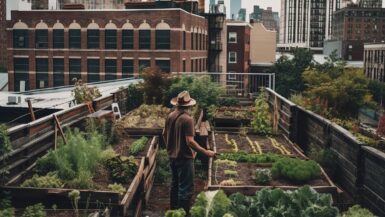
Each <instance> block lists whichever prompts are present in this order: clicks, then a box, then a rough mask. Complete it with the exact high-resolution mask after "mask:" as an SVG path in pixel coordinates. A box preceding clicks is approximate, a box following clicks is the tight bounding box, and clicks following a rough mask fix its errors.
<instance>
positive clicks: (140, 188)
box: [1, 136, 159, 216]
mask: <svg viewBox="0 0 385 217" xmlns="http://www.w3.org/2000/svg"><path fill="white" fill-rule="evenodd" d="M141 139H143V138H142V137H137V136H132V137H127V138H121V139H120V141H119V142H118V143H117V144H116V145H114V146H113V149H114V150H115V152H116V153H117V154H119V155H121V156H128V155H129V147H130V145H132V144H133V143H134V142H136V141H139V140H141ZM144 139H145V140H144V143H145V144H144V148H143V150H141V151H139V152H137V153H136V154H135V155H133V156H135V162H136V164H137V166H138V167H137V171H136V175H135V176H134V177H133V178H132V179H131V180H130V181H128V182H127V183H126V184H124V185H123V187H125V188H126V191H125V192H124V193H123V192H121V193H118V192H114V191H113V190H111V189H109V186H108V185H109V184H113V183H114V182H113V181H112V180H110V178H109V177H110V175H109V174H110V171H107V170H106V169H98V170H97V172H96V173H95V174H94V178H93V180H92V181H93V182H94V187H95V189H79V193H80V199H79V202H78V205H79V208H80V209H99V208H100V206H104V207H110V208H111V209H112V210H111V211H112V213H113V215H114V216H141V210H142V208H143V207H142V205H143V204H145V202H146V201H148V198H149V192H150V191H151V188H152V185H153V180H154V171H155V167H156V163H155V157H156V154H157V151H158V148H159V144H158V141H159V140H158V137H151V138H144ZM34 165H35V164H34ZM33 168H34V167H30V168H28V169H27V171H25V172H24V173H22V174H20V175H19V177H17V179H14V182H12V183H9V184H8V185H7V186H5V187H2V188H1V190H4V191H8V192H10V196H11V198H12V202H13V205H14V207H15V208H23V207H26V206H28V205H31V204H35V203H43V204H44V205H45V207H48V208H49V207H52V206H53V205H56V206H57V208H58V209H71V208H72V204H71V200H70V198H69V196H68V194H69V192H71V191H73V190H74V189H72V188H66V187H65V186H63V187H62V188H35V187H20V184H21V183H23V182H24V181H25V180H27V179H29V178H31V177H32V174H33ZM143 192H144V194H143Z"/></svg>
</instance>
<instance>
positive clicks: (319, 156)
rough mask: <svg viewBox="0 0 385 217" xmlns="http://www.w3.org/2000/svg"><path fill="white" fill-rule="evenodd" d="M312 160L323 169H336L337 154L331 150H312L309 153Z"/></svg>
mask: <svg viewBox="0 0 385 217" xmlns="http://www.w3.org/2000/svg"><path fill="white" fill-rule="evenodd" d="M309 157H310V159H313V160H315V161H316V162H317V163H319V164H320V165H321V166H322V167H325V168H328V169H333V168H335V162H336V158H337V156H336V154H335V153H334V152H333V151H332V150H330V149H319V148H311V149H310V152H309Z"/></svg>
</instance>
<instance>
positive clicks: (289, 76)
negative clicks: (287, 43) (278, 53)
mask: <svg viewBox="0 0 385 217" xmlns="http://www.w3.org/2000/svg"><path fill="white" fill-rule="evenodd" d="M292 54H293V58H291V59H290V58H289V57H287V56H285V55H284V56H282V57H280V58H279V59H278V60H277V62H276V63H275V64H274V65H273V67H272V69H271V70H270V72H271V73H275V75H276V91H277V92H278V93H279V94H281V95H282V96H284V97H289V96H290V93H291V92H292V91H303V90H304V88H305V86H304V82H303V79H302V73H303V72H304V71H305V69H306V68H308V67H309V66H311V65H312V62H313V54H312V52H311V51H310V50H309V49H303V48H296V49H294V50H293V52H292Z"/></svg>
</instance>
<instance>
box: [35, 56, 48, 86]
mask: <svg viewBox="0 0 385 217" xmlns="http://www.w3.org/2000/svg"><path fill="white" fill-rule="evenodd" d="M46 87H48V59H46V58H44V59H42V58H39V59H36V88H37V89H40V88H46Z"/></svg>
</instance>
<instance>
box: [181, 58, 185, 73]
mask: <svg viewBox="0 0 385 217" xmlns="http://www.w3.org/2000/svg"><path fill="white" fill-rule="evenodd" d="M182 70H183V72H186V60H183V69H182Z"/></svg>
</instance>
